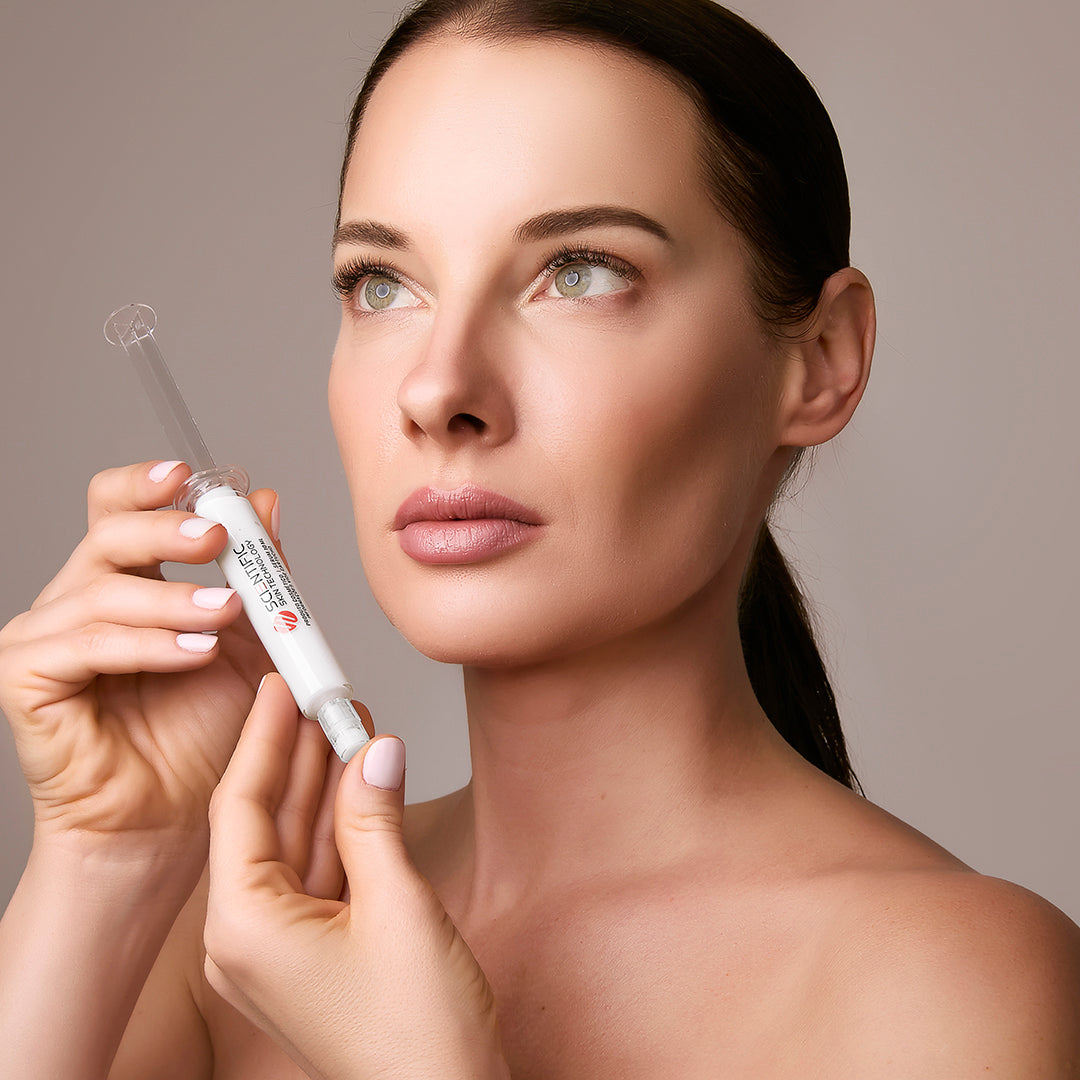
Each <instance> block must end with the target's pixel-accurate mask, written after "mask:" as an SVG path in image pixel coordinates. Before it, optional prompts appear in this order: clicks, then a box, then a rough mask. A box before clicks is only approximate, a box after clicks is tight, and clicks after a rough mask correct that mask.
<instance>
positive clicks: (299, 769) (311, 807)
mask: <svg viewBox="0 0 1080 1080" xmlns="http://www.w3.org/2000/svg"><path fill="white" fill-rule="evenodd" d="M329 750H330V747H329V744H328V743H327V741H326V738H325V736H324V735H323V733H322V728H320V727H319V725H318V724H317V723H315V722H314V721H311V720H308V719H307V718H306V717H305V718H304V719H302V720H300V721H299V727H298V729H297V733H296V741H295V743H294V744H293V749H292V754H291V756H290V758H289V776H288V779H287V781H286V783H285V790H284V793H283V794H282V796H281V802H280V804H279V806H278V810H277V829H278V835H279V836H280V837H281V844H282V856H281V857H282V859H283V860H284V861H285V862H287V863H288V864H289V865H290V866H291V867H292V868H293V869H294V870H295V871H296V872H297V874H298V875H299V876H300V877H301V878H303V877H304V875H305V873H306V872H307V869H308V860H309V856H310V854H311V847H312V826H313V824H314V822H315V815H316V812H317V811H318V809H319V803H320V801H321V799H322V794H323V781H324V779H325V777H326V758H327V754H328V753H329Z"/></svg>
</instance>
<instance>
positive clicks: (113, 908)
mask: <svg viewBox="0 0 1080 1080" xmlns="http://www.w3.org/2000/svg"><path fill="white" fill-rule="evenodd" d="M169 861H170V860H169V859H168V857H167V855H166V854H165V853H164V852H162V853H160V854H159V855H157V856H151V857H149V858H147V857H142V856H136V855H134V854H131V853H128V854H123V853H120V852H118V851H116V850H105V849H99V850H96V851H93V852H90V853H88V852H86V851H81V850H78V849H77V848H75V847H74V846H73V845H62V844H60V845H58V844H50V845H41V844H39V845H36V846H35V848H34V850H33V851H32V852H31V856H30V860H29V862H28V864H27V868H26V871H25V872H24V874H23V877H22V880H21V881H20V883H19V886H18V888H17V889H16V891H15V894H14V896H13V897H12V899H11V903H10V904H9V905H8V909H7V911H6V912H5V914H4V917H3V920H2V921H0V1037H2V1039H3V1044H4V1057H5V1060H6V1061H7V1062H8V1067H9V1068H11V1069H12V1075H18V1076H19V1077H20V1080H38V1078H41V1080H46V1078H48V1080H55V1078H56V1077H76V1076H77V1077H80V1078H86V1080H91V1078H93V1080H97V1078H99V1077H105V1076H107V1075H108V1071H109V1066H110V1063H111V1062H112V1059H113V1056H114V1055H115V1053H116V1048H117V1046H118V1045H119V1042H120V1039H121V1037H122V1036H123V1034H124V1029H125V1027H126V1026H127V1023H128V1020H129V1018H130V1016H131V1012H132V1010H133V1008H134V1006H135V1002H136V1000H137V999H138V996H139V992H140V990H141V989H142V986H143V984H144V982H145V981H146V977H147V975H148V974H149V972H150V969H151V967H152V966H153V964H154V961H155V959H156V957H157V955H158V952H159V951H160V949H161V946H162V943H163V942H164V940H165V937H166V936H167V934H168V933H169V930H170V928H171V926H172V924H173V921H174V920H175V918H176V916H177V914H178V912H179V911H180V908H181V907H182V906H183V904H184V901H185V900H186V898H187V895H188V894H189V893H190V891H191V888H192V887H193V885H194V882H195V880H196V877H197V874H196V875H195V876H192V874H191V872H190V870H189V869H187V868H186V867H185V868H184V869H183V870H182V871H181V870H180V868H179V867H178V866H177V865H175V863H174V864H173V865H171V866H170V865H169ZM181 861H182V862H186V861H187V858H186V857H185V858H183V859H182V860H181Z"/></svg>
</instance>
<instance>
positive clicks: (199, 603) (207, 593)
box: [191, 589, 236, 611]
mask: <svg viewBox="0 0 1080 1080" xmlns="http://www.w3.org/2000/svg"><path fill="white" fill-rule="evenodd" d="M235 595H236V590H235V589H196V590H195V591H194V592H193V593H192V594H191V602H192V603H193V604H194V605H195V606H196V607H201V608H206V610H207V611H220V610H221V609H222V608H223V607H224V606H225V605H226V604H227V603H228V602H229V601H230V600H231V599H232V598H233V597H234V596H235Z"/></svg>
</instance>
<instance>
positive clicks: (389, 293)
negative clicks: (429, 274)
mask: <svg viewBox="0 0 1080 1080" xmlns="http://www.w3.org/2000/svg"><path fill="white" fill-rule="evenodd" d="M332 284H333V287H334V291H335V292H336V293H337V295H338V297H339V298H340V300H341V302H342V303H343V304H346V305H347V306H349V307H351V308H352V309H353V310H354V311H359V312H363V313H364V314H375V313H377V312H380V311H386V310H388V309H390V308H407V307H419V306H420V305H421V304H422V303H423V301H421V300H420V298H419V297H418V296H417V295H416V293H414V292H413V291H412V290H411V289H410V288H409V287H408V286H407V285H406V284H405V283H404V282H403V281H402V280H401V278H400V277H399V275H398V273H397V271H395V270H392V269H391V268H390V267H388V266H380V265H378V264H377V263H372V262H368V261H367V260H364V259H357V260H353V261H350V262H347V263H344V264H342V265H341V266H339V267H338V268H337V269H336V270H335V271H334V279H333V282H332Z"/></svg>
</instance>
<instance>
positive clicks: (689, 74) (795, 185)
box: [339, 0, 858, 789]
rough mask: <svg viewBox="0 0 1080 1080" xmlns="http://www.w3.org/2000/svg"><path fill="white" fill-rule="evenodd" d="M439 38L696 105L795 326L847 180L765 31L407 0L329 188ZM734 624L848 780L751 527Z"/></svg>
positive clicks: (786, 706) (810, 656)
mask: <svg viewBox="0 0 1080 1080" xmlns="http://www.w3.org/2000/svg"><path fill="white" fill-rule="evenodd" d="M444 34H450V35H457V36H461V37H465V38H470V39H476V40H496V41H498V40H512V39H514V38H532V37H538V36H546V37H549V38H551V39H554V40H566V41H576V42H581V41H582V40H585V41H591V42H595V43H597V44H601V45H605V46H608V47H614V48H617V49H621V50H623V51H625V52H627V53H629V54H630V55H632V56H634V57H636V58H637V59H639V60H643V61H644V62H646V63H649V64H650V65H652V66H653V67H654V68H655V69H656V70H657V71H659V72H660V73H662V74H663V75H665V76H666V77H667V78H669V79H672V80H673V81H674V82H675V83H676V84H677V85H678V86H679V87H680V89H682V90H683V91H684V92H685V93H686V94H687V95H688V96H689V97H690V99H691V100H692V101H693V102H694V104H695V105H696V107H697V109H698V112H699V113H700V114H701V118H702V124H701V129H702V135H703V142H702V166H703V170H704V173H705V179H706V182H707V184H708V187H709V190H710V192H711V194H712V198H713V200H714V202H715V204H716V206H717V208H718V210H719V211H720V213H721V214H723V215H724V216H725V218H727V220H728V221H729V222H730V223H731V224H732V225H733V226H734V227H735V228H736V229H737V230H738V232H739V233H740V235H741V237H742V240H743V246H744V249H745V251H746V255H747V263H748V267H749V276H750V282H749V284H750V288H751V293H752V296H753V299H754V304H755V309H756V311H757V313H758V316H759V317H760V318H761V319H762V321H763V323H764V324H765V325H766V326H768V327H769V328H770V329H771V330H772V332H773V333H775V334H776V335H778V336H782V335H785V334H789V333H791V332H796V333H797V332H798V328H799V326H800V324H803V323H805V321H806V319H807V318H808V317H809V316H810V315H811V314H812V313H813V312H814V310H815V309H816V307H817V303H818V300H819V298H820V296H821V290H822V288H823V286H824V284H825V282H826V280H827V279H828V277H829V276H830V275H831V274H833V273H834V272H835V271H837V270H839V269H841V268H842V267H845V266H847V265H848V235H849V232H850V221H851V214H850V209H849V204H848V189H847V176H846V174H845V171H844V161H843V156H842V154H841V152H840V145H839V142H838V141H837V138H836V133H835V131H834V130H833V126H832V122H831V121H830V120H829V115H828V113H827V112H826V111H825V107H824V106H823V105H822V103H821V101H820V99H819V98H818V96H817V94H816V93H815V91H814V89H813V87H812V86H811V85H810V83H809V82H808V81H807V79H806V77H805V76H804V75H803V74H802V72H801V71H799V69H798V68H797V67H796V66H795V64H794V63H792V61H791V60H790V59H789V58H788V57H787V55H786V54H785V53H784V52H783V51H782V50H781V49H780V48H779V47H778V46H777V45H776V44H775V43H774V42H773V41H772V40H771V39H770V38H768V37H767V36H766V35H765V34H763V33H762V32H761V31H759V30H757V29H756V28H755V27H753V26H751V25H750V24H749V23H748V22H746V21H745V20H744V19H741V18H740V17H739V16H737V15H735V14H733V13H732V12H730V11H728V10H727V9H726V8H722V7H720V6H719V5H717V4H714V3H712V2H711V0H664V2H663V3H662V4H661V3H657V2H656V0H422V2H420V3H417V4H415V5H414V6H413V7H412V8H411V9H410V10H409V11H408V12H406V14H405V15H404V16H403V17H402V19H401V21H400V22H399V23H398V25H397V27H396V28H395V29H394V31H393V33H392V34H391V35H390V37H389V38H388V39H387V41H386V43H385V44H384V45H383V47H382V49H381V50H380V51H379V53H378V55H377V56H376V58H375V60H374V62H373V63H372V65H371V67H370V68H369V70H368V73H367V77H366V78H365V80H364V83H363V85H362V86H361V88H360V91H359V93H358V95H357V97H356V101H355V104H354V105H353V108H352V112H351V114H350V117H349V125H348V132H347V142H346V151H345V160H344V162H343V164H342V169H341V188H342V190H344V185H345V173H346V170H347V167H348V164H349V158H350V156H351V154H352V150H353V146H354V144H355V142H356V135H357V131H358V130H359V126H360V121H361V119H362V118H363V115H364V110H365V108H366V106H367V103H368V101H369V99H370V97H371V94H372V92H373V90H374V89H375V87H376V85H378V83H379V81H380V79H381V78H382V77H383V75H384V74H385V73H386V72H387V70H388V69H389V68H390V67H391V66H392V65H393V64H394V63H395V61H396V60H397V59H398V58H399V57H400V56H401V55H402V54H403V53H404V52H405V51H406V50H408V49H409V48H411V47H412V46H413V45H416V44H418V43H419V42H421V41H424V40H427V39H430V38H433V37H436V36H439V35H444ZM339 218H340V198H339ZM739 630H740V635H741V639H742V648H743V656H744V659H745V661H746V667H747V671H748V672H749V676H750V682H751V685H752V686H753V688H754V692H755V694H756V695H757V698H758V701H759V702H760V704H761V706H762V708H763V709H764V711H765V714H766V715H767V716H768V717H769V719H770V720H771V721H772V723H773V725H774V726H775V727H776V729H777V730H778V731H779V732H780V734H781V735H783V737H784V738H785V739H786V740H787V741H788V742H789V743H790V744H791V745H792V746H793V747H794V748H795V749H796V750H798V751H799V753H800V754H802V755H803V757H805V758H806V759H807V760H808V761H810V762H812V763H813V764H814V765H817V766H818V767H819V768H820V769H822V770H824V771H825V772H826V773H828V774H829V775H830V776H832V777H833V778H834V779H836V780H839V781H840V782H841V783H843V784H845V785H847V786H848V787H852V788H856V789H858V782H857V780H856V779H855V776H854V773H853V772H852V768H851V764H850V762H849V760H848V756H847V751H846V748H845V745H844V736H843V732H842V730H841V728H840V720H839V716H838V714H837V709H836V701H835V698H834V696H833V692H832V688H831V686H830V684H829V679H828V674H827V672H826V670H825V666H824V664H823V663H822V660H821V656H820V654H819V652H818V649H817V646H816V644H815V642H814V635H813V631H812V630H811V628H810V623H809V618H808V612H807V608H806V602H805V600H804V599H803V596H802V593H801V592H800V590H799V588H798V586H797V584H796V583H795V580H794V578H793V577H792V574H791V571H790V570H789V568H788V566H787V564H786V562H785V561H784V557H783V555H782V554H781V553H780V550H779V548H778V547H777V546H776V542H775V540H774V539H773V536H772V534H771V532H770V530H769V528H768V525H767V523H763V524H762V527H761V529H760V531H759V535H758V539H757V542H756V544H755V548H754V552H753V554H752V555H751V558H750V560H749V564H748V567H747V570H746V574H745V576H744V580H743V587H742V590H741V594H740V600H739Z"/></svg>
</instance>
